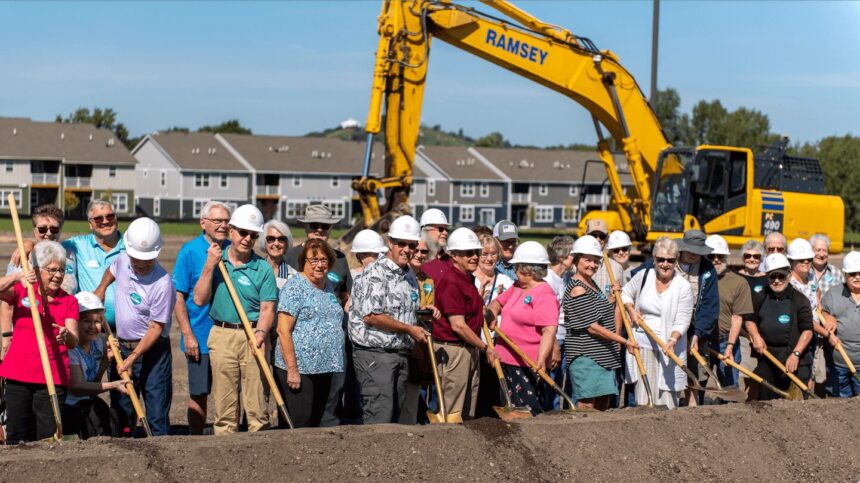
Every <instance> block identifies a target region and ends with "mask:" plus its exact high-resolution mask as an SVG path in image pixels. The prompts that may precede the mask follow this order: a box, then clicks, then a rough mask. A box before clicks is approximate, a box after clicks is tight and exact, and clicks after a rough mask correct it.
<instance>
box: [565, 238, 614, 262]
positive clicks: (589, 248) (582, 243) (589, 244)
mask: <svg viewBox="0 0 860 483" xmlns="http://www.w3.org/2000/svg"><path fill="white" fill-rule="evenodd" d="M622 246H623V245H622ZM573 254H574V255H594V256H595V257H602V256H603V250H601V249H600V242H599V241H597V238H594V237H593V236H591V235H585V236H581V237H579V238H577V239H576V241H575V242H573Z"/></svg>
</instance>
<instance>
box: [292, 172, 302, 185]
mask: <svg viewBox="0 0 860 483" xmlns="http://www.w3.org/2000/svg"><path fill="white" fill-rule="evenodd" d="M301 187H302V177H301V176H298V175H296V176H293V188H301Z"/></svg>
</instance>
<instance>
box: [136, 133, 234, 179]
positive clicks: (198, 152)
mask: <svg viewBox="0 0 860 483" xmlns="http://www.w3.org/2000/svg"><path fill="white" fill-rule="evenodd" d="M149 141H150V142H154V143H156V144H158V145H159V146H160V147H161V149H162V150H163V151H164V152H165V153H167V155H168V156H170V158H171V159H173V161H174V162H176V164H177V165H179V167H180V168H181V169H187V170H212V171H247V169H246V168H245V166H244V165H243V164H242V163H241V162H240V161H239V160H238V159H236V157H235V156H233V155H232V154H231V153H230V151H229V150H227V148H225V147H224V146H222V145H221V143H219V142H218V140H217V139H215V135H214V134H212V133H206V132H195V133H184V132H161V133H154V134H152V135H150V136H149Z"/></svg>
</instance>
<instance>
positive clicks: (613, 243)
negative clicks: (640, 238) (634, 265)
mask: <svg viewBox="0 0 860 483" xmlns="http://www.w3.org/2000/svg"><path fill="white" fill-rule="evenodd" d="M632 249H633V242H632V241H631V240H630V235H628V234H627V233H625V232H623V231H621V230H615V231H613V232H612V233H610V234H609V240H607V242H606V252H607V253H608V254H609V258H610V259H611V260H614V261H615V262H616V263H618V264H619V265H621V270H622V271H623V273H622V275H621V279H620V283H621V285H624V284H625V283H627V281H628V280H630V277H631V275H630V254H631V253H632Z"/></svg>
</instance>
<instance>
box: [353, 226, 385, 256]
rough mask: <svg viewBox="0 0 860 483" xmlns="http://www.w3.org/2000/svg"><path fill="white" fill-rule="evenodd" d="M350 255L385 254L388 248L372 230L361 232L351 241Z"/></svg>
mask: <svg viewBox="0 0 860 483" xmlns="http://www.w3.org/2000/svg"><path fill="white" fill-rule="evenodd" d="M349 251H350V252H351V253H385V252H387V251H388V247H387V246H385V240H383V239H382V237H381V236H380V235H379V233H376V232H375V231H373V230H361V231H360V232H358V234H356V235H355V238H353V239H352V248H350V249H349Z"/></svg>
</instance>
